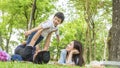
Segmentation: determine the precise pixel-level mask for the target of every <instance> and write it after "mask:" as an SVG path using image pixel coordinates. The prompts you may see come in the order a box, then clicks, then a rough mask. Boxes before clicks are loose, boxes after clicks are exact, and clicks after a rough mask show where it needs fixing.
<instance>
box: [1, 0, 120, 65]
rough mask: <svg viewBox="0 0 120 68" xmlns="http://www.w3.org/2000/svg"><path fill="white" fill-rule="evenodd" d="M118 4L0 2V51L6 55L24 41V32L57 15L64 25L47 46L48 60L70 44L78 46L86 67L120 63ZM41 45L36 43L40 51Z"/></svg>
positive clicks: (97, 0)
mask: <svg viewBox="0 0 120 68" xmlns="http://www.w3.org/2000/svg"><path fill="white" fill-rule="evenodd" d="M119 3H120V2H119V0H0V48H2V50H4V51H6V52H7V53H9V54H10V55H12V54H13V53H14V49H15V47H16V46H18V45H20V43H22V41H24V40H25V39H26V37H25V36H24V32H25V31H27V30H29V29H31V28H34V27H36V26H38V25H39V24H40V23H41V22H43V21H45V20H48V19H52V18H53V15H54V14H55V13H56V12H58V11H61V12H63V13H64V15H65V21H64V22H63V23H62V24H61V25H60V26H59V28H60V30H59V31H60V43H58V42H57V40H56V38H55V35H53V36H52V39H51V44H50V48H49V50H50V52H51V60H55V61H57V60H58V58H59V55H60V50H61V49H63V48H64V47H65V46H67V44H68V43H69V42H71V41H72V40H78V41H80V42H82V44H83V48H84V53H83V57H84V60H85V62H86V63H89V62H91V61H94V60H97V61H102V60H113V61H119V60H120V58H119V57H120V52H119V51H120V43H119V37H120V36H119V32H120V26H119V22H120V21H119V19H120V16H119V14H120V7H118V6H120V4H119ZM43 44H44V41H42V43H40V44H39V45H40V47H41V48H43Z"/></svg>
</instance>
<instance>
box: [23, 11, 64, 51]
mask: <svg viewBox="0 0 120 68" xmlns="http://www.w3.org/2000/svg"><path fill="white" fill-rule="evenodd" d="M63 21H64V14H63V13H62V12H57V13H56V14H55V15H54V17H53V20H51V21H46V22H43V23H41V24H40V25H39V26H38V27H36V28H33V29H31V30H29V31H26V32H25V35H26V36H28V35H29V37H28V39H27V46H33V47H34V46H36V45H37V44H38V43H39V42H40V41H41V40H42V39H43V38H44V37H46V36H47V35H48V34H49V33H50V32H55V33H56V36H57V39H58V41H59V31H58V25H59V24H61V23H62V22H63ZM30 41H33V42H31V43H30ZM32 44H34V45H32ZM47 48H48V47H45V49H44V50H46V49H47Z"/></svg>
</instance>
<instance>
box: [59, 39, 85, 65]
mask: <svg viewBox="0 0 120 68" xmlns="http://www.w3.org/2000/svg"><path fill="white" fill-rule="evenodd" d="M82 50H83V49H82V44H81V43H80V42H79V41H76V40H74V41H72V42H71V43H69V44H68V45H67V47H66V48H65V49H62V50H61V54H60V59H59V60H58V63H59V64H67V65H78V66H82V65H84V59H83V55H82V54H83V53H82V52H83V51H82Z"/></svg>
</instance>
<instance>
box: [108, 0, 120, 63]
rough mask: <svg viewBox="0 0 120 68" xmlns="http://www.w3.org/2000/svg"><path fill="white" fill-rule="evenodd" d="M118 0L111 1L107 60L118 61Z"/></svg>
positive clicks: (119, 39) (119, 28) (119, 15)
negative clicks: (110, 24)
mask: <svg viewBox="0 0 120 68" xmlns="http://www.w3.org/2000/svg"><path fill="white" fill-rule="evenodd" d="M119 1H120V0H112V2H113V4H112V6H113V15H112V27H111V29H110V31H109V36H108V51H109V60H112V61H120V7H119V6H120V2H119Z"/></svg>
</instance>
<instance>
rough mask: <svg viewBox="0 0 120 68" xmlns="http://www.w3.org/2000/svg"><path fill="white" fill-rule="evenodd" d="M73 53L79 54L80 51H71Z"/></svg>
mask: <svg viewBox="0 0 120 68" xmlns="http://www.w3.org/2000/svg"><path fill="white" fill-rule="evenodd" d="M71 53H72V54H79V51H78V50H76V49H73V50H71Z"/></svg>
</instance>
